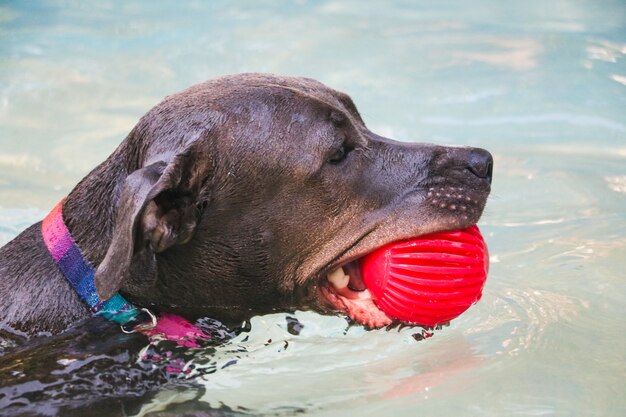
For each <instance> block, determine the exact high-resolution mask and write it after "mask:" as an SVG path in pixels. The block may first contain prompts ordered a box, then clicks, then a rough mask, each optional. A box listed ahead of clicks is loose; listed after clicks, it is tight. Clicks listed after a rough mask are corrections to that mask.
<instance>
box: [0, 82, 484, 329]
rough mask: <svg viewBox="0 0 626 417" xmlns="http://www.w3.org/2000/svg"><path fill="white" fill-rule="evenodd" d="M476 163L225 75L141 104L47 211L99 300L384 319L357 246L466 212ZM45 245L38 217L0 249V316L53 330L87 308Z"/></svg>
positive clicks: (345, 109) (468, 151) (306, 98)
mask: <svg viewBox="0 0 626 417" xmlns="http://www.w3.org/2000/svg"><path fill="white" fill-rule="evenodd" d="M492 165H493V161H492V158H491V155H490V154H489V153H488V152H487V151H484V150H482V149H476V148H461V147H444V146H436V145H429V144H405V143H398V142H394V141H392V140H390V139H386V138H383V137H380V136H378V135H376V134H374V133H372V132H370V131H369V130H368V129H367V128H366V127H365V124H364V123H363V120H362V119H361V116H360V115H359V113H358V111H357V109H356V107H355V105H354V103H353V102H352V100H351V99H350V98H349V97H348V96H347V95H345V94H343V93H340V92H338V91H335V90H332V89H330V88H328V87H326V86H324V85H323V84H321V83H319V82H316V81H314V80H311V79H306V78H290V77H279V76H272V75H261V74H241V75H234V76H228V77H223V78H219V79H216V80H212V81H207V82H204V83H202V84H198V85H196V86H193V87H191V88H189V89H187V90H185V91H183V92H181V93H178V94H174V95H172V96H169V97H167V98H166V99H165V100H163V101H162V102H161V103H160V104H158V105H157V106H156V107H154V108H153V109H152V110H150V111H149V112H148V113H147V114H146V115H145V116H144V117H142V118H141V120H140V121H139V123H138V124H137V125H136V126H135V128H134V129H133V130H132V131H131V132H130V134H129V135H128V137H127V138H126V139H125V140H124V141H123V142H122V144H121V145H120V146H119V147H118V148H117V150H116V151H115V152H114V153H113V154H112V155H111V156H110V157H109V158H108V159H107V160H106V161H104V162H103V163H102V164H100V165H99V166H98V167H97V168H95V169H94V170H93V171H92V172H91V173H90V174H89V175H87V177H85V178H84V179H83V180H82V181H81V182H80V183H79V184H78V185H77V186H76V187H75V188H74V190H73V191H72V192H71V193H70V194H69V196H68V197H67V198H66V200H65V201H64V203H63V204H62V219H63V222H64V224H65V225H66V227H67V230H68V231H69V233H70V234H71V237H72V239H73V241H74V242H75V245H76V246H77V247H78V248H79V249H80V251H79V252H80V253H81V254H82V256H83V257H84V259H85V260H86V262H88V263H89V264H91V265H92V266H93V269H94V273H93V274H91V277H92V284H91V285H93V286H94V287H95V290H97V294H95V292H94V294H93V296H94V297H96V298H98V297H99V299H100V300H107V299H109V298H110V297H112V296H114V295H119V294H121V296H123V297H125V299H126V300H128V301H129V302H130V303H132V304H134V305H136V306H138V307H148V308H150V309H152V310H155V311H166V312H173V313H177V314H180V315H183V316H185V317H188V318H195V317H200V316H212V317H215V318H218V319H220V320H224V321H226V322H234V321H240V320H243V319H246V318H248V317H251V316H252V315H255V314H263V313H269V312H273V311H281V310H282V311H285V310H294V309H313V310H316V311H319V312H322V313H331V314H332V313H337V312H341V313H345V314H346V315H348V316H350V317H351V318H352V319H353V320H355V321H357V322H360V323H362V324H365V325H367V326H370V327H380V326H383V325H386V324H389V323H390V320H389V318H388V317H387V316H386V315H384V313H382V312H381V311H380V310H378V308H377V307H376V305H375V304H374V302H373V301H372V299H371V298H370V297H368V296H364V295H363V294H367V291H366V290H367V288H366V287H365V285H364V284H363V281H362V279H361V277H360V271H359V266H358V265H359V263H358V260H359V258H361V257H363V256H364V255H365V254H367V253H368V252H371V251H372V250H374V249H376V248H378V247H380V246H381V245H384V244H386V243H389V242H392V241H396V240H400V239H405V238H409V237H414V236H419V235H423V234H426V233H431V232H436V231H442V230H451V229H458V228H463V227H467V226H470V225H473V224H475V223H476V222H477V221H478V219H479V218H480V216H481V214H482V211H483V208H484V206H485V202H486V200H487V196H488V195H489V191H490V183H491V175H492ZM51 253H52V252H51V249H50V247H49V246H48V244H47V243H46V242H44V239H43V238H42V223H37V224H34V225H32V226H31V227H30V228H28V229H27V230H26V231H24V232H23V233H22V234H21V235H19V236H18V237H16V238H15V239H14V240H13V241H11V242H10V243H8V244H7V245H5V246H4V247H3V248H1V249H0V322H1V323H2V324H3V325H4V328H7V326H8V327H9V328H11V329H14V330H16V331H18V332H24V333H26V334H34V333H37V332H41V331H46V332H52V333H59V332H61V331H63V330H64V329H66V328H68V327H69V326H71V325H72V324H73V323H75V322H77V321H79V320H82V319H85V318H87V317H90V316H91V314H92V311H94V310H93V309H92V310H91V311H90V308H89V306H88V305H87V304H86V303H85V302H84V301H83V300H82V299H81V297H80V296H79V293H80V291H81V290H80V289H79V290H76V289H75V288H73V287H72V285H70V283H69V282H68V279H66V278H67V277H66V276H64V274H63V273H62V272H61V270H60V269H59V268H60V267H59V265H58V263H56V262H55V260H53V257H54V254H53V256H51ZM338 275H339V276H341V277H345V276H346V275H348V276H349V280H347V281H346V280H341V279H339V280H336V279H333V277H335V276H338ZM77 291H78V292H77Z"/></svg>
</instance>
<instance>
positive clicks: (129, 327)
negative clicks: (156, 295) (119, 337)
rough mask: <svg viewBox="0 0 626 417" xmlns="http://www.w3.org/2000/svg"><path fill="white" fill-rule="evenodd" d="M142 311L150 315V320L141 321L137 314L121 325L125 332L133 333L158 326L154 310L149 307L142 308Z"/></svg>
mask: <svg viewBox="0 0 626 417" xmlns="http://www.w3.org/2000/svg"><path fill="white" fill-rule="evenodd" d="M141 311H143V312H144V313H146V314H147V315H148V318H150V321H149V322H148V321H144V322H142V321H140V319H139V316H137V317H135V318H134V319H133V320H131V321H129V322H128V323H126V324H122V325H121V326H120V328H121V329H122V331H123V332H124V333H126V334H131V333H136V332H140V331H142V330H150V329H154V328H155V327H156V325H157V318H156V316H155V315H154V314H153V313H152V311H150V310H148V309H147V308H142V309H141ZM135 322H139V323H137V324H135Z"/></svg>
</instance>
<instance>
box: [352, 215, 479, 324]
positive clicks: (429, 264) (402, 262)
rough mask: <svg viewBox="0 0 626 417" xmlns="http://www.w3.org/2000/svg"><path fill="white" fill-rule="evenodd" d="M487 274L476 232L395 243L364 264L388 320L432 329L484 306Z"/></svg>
mask: <svg viewBox="0 0 626 417" xmlns="http://www.w3.org/2000/svg"><path fill="white" fill-rule="evenodd" d="M488 270H489V255H488V253H487V246H486V244H485V241H484V240H483V237H482V235H481V233H480V231H479V230H478V227H476V226H472V227H469V228H467V229H463V230H455V231H451V232H441V233H434V234H430V235H426V236H420V237H418V238H416V239H411V240H406V241H403V242H396V243H392V244H389V245H386V246H383V247H382V248H379V249H377V250H376V251H374V252H372V253H370V254H368V255H366V256H365V257H364V258H363V259H362V260H361V271H362V276H363V280H364V282H365V284H366V285H367V288H368V289H369V291H370V293H371V294H372V297H373V298H374V302H375V303H376V305H377V306H378V308H380V309H381V310H382V311H383V312H384V313H385V314H387V315H388V316H389V317H392V318H395V319H399V320H401V321H403V322H408V323H413V324H421V325H425V326H434V325H436V324H438V323H443V322H446V321H449V320H452V319H454V318H456V317H458V316H459V315H461V313H463V312H464V311H465V310H467V309H468V308H469V307H470V306H471V305H472V304H474V303H475V302H477V301H478V300H480V297H481V296H482V290H483V286H484V284H485V280H486V279H487V272H488Z"/></svg>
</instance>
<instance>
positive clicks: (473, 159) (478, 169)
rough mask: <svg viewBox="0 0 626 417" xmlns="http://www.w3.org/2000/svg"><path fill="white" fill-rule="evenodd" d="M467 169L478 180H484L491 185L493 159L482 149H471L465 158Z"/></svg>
mask: <svg viewBox="0 0 626 417" xmlns="http://www.w3.org/2000/svg"><path fill="white" fill-rule="evenodd" d="M467 169H468V170H469V171H470V172H471V173H472V174H474V175H476V176H477V177H478V178H481V179H484V180H486V181H487V182H489V184H491V179H492V176H493V157H492V156H491V154H490V153H489V152H487V151H486V150H484V149H480V148H473V149H472V150H471V151H470V154H469V156H468V158H467Z"/></svg>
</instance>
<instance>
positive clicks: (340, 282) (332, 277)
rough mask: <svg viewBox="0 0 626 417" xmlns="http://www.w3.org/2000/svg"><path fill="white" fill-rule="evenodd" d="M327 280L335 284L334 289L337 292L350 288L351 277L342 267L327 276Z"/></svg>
mask: <svg viewBox="0 0 626 417" xmlns="http://www.w3.org/2000/svg"><path fill="white" fill-rule="evenodd" d="M326 279H328V282H330V283H331V284H333V287H335V289H336V290H343V289H344V288H346V287H347V286H348V283H349V282H350V276H349V275H346V273H345V272H344V270H343V268H341V267H339V268H337V269H335V270H334V271H332V272H331V273H330V274H328V275H326Z"/></svg>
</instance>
